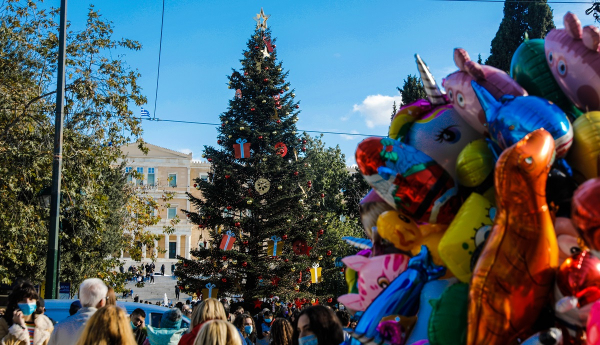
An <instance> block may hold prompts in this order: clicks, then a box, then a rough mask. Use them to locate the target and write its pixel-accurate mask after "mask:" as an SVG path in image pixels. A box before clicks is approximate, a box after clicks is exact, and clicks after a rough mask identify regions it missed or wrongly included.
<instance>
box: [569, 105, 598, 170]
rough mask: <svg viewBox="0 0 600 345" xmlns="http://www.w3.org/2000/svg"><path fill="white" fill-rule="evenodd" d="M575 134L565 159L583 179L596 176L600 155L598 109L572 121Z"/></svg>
mask: <svg viewBox="0 0 600 345" xmlns="http://www.w3.org/2000/svg"><path fill="white" fill-rule="evenodd" d="M573 129H574V131H575V135H574V136H573V146H571V149H570V150H569V155H568V156H567V161H568V162H569V164H570V165H571V167H572V168H573V169H574V170H575V171H577V172H579V173H580V174H581V175H583V177H584V179H585V180H589V179H591V178H594V177H598V168H599V167H598V161H597V158H598V156H600V111H591V112H589V113H585V114H583V115H582V116H580V117H579V118H578V119H577V120H575V122H573Z"/></svg>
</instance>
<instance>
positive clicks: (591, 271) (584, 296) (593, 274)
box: [556, 251, 600, 326]
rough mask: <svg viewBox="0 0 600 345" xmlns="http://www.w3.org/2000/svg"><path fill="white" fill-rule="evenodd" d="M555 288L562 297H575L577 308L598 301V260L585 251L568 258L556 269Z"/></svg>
mask: <svg viewBox="0 0 600 345" xmlns="http://www.w3.org/2000/svg"><path fill="white" fill-rule="evenodd" d="M556 286H557V288H558V290H559V291H560V294H561V295H562V296H574V297H576V298H577V301H578V307H579V308H581V307H584V306H586V305H588V304H590V303H593V302H595V301H597V300H598V299H600V259H598V258H596V257H595V256H593V255H591V254H590V252H587V251H585V252H581V253H579V254H575V255H573V256H572V257H570V258H568V259H567V260H565V262H563V264H562V265H561V266H560V268H559V269H558V273H557V274H556ZM584 325H585V322H584ZM582 326H583V325H582Z"/></svg>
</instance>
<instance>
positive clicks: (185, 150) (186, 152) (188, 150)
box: [177, 149, 192, 155]
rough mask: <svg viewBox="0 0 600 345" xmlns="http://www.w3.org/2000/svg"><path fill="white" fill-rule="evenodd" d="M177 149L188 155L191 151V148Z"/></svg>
mask: <svg viewBox="0 0 600 345" xmlns="http://www.w3.org/2000/svg"><path fill="white" fill-rule="evenodd" d="M177 151H178V152H181V153H184V154H186V155H189V154H190V153H192V150H190V149H180V150H177Z"/></svg>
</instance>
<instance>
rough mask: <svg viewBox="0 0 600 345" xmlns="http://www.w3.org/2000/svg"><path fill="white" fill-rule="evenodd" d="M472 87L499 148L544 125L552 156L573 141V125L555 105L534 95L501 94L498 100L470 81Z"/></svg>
mask: <svg viewBox="0 0 600 345" xmlns="http://www.w3.org/2000/svg"><path fill="white" fill-rule="evenodd" d="M472 86H473V90H474V91H475V94H477V98H479V102H480V103H481V106H482V107H483V109H484V110H485V114H486V117H487V121H488V129H489V131H490V137H491V139H492V141H494V142H495V143H496V144H498V146H499V147H500V148H501V149H502V150H504V149H506V148H507V147H509V146H512V145H514V144H516V143H517V142H518V141H519V140H521V139H523V138H524V137H525V136H526V135H527V134H529V133H530V132H533V131H535V130H536V129H540V128H544V129H545V130H546V131H548V132H549V133H550V134H551V135H552V138H554V143H555V145H556V146H555V147H556V155H557V156H558V157H563V156H565V155H566V154H567V151H568V150H569V148H570V147H571V144H572V143H573V127H572V126H571V122H569V119H567V115H565V113H564V112H563V111H562V110H561V109H560V108H559V107H557V106H556V105H555V104H552V103H550V102H548V101H547V100H545V99H543V98H540V97H536V96H527V97H515V96H511V95H505V96H502V98H500V100H499V101H498V100H496V98H494V96H492V94H491V93H489V92H488V91H487V90H486V89H485V88H483V87H482V86H481V85H479V84H477V83H476V82H472Z"/></svg>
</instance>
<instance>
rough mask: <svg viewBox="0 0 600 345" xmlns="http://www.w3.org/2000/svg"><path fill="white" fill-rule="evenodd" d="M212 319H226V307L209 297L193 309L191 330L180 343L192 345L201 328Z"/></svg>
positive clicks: (181, 344)
mask: <svg viewBox="0 0 600 345" xmlns="http://www.w3.org/2000/svg"><path fill="white" fill-rule="evenodd" d="M210 320H225V321H227V316H226V315H225V308H223V304H222V303H221V302H219V301H218V300H216V299H214V298H207V299H206V300H204V301H202V302H201V303H200V304H199V305H196V307H195V308H194V310H193V311H192V317H191V320H190V331H189V333H187V334H184V335H183V336H182V337H181V340H180V341H179V345H192V344H193V343H194V339H196V336H197V335H198V332H199V331H200V328H201V327H202V325H203V324H204V323H205V322H206V321H210Z"/></svg>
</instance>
